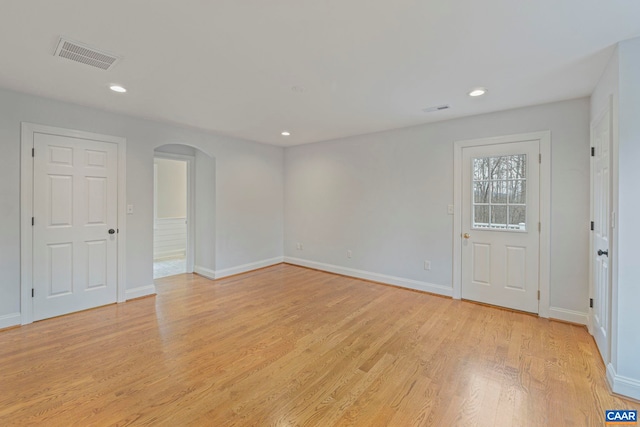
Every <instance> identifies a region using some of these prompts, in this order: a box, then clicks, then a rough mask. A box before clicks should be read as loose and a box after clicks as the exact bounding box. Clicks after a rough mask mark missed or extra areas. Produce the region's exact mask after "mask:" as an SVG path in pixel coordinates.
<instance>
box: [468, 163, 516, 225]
mask: <svg viewBox="0 0 640 427" xmlns="http://www.w3.org/2000/svg"><path fill="white" fill-rule="evenodd" d="M472 167H473V174H472V176H473V201H472V202H473V225H472V227H473V228H475V229H492V230H504V231H527V225H526V223H527V155H526V154H515V155H511V156H496V157H477V158H474V159H473V162H472Z"/></svg>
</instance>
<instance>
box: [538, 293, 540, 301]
mask: <svg viewBox="0 0 640 427" xmlns="http://www.w3.org/2000/svg"><path fill="white" fill-rule="evenodd" d="M538 301H540V291H538Z"/></svg>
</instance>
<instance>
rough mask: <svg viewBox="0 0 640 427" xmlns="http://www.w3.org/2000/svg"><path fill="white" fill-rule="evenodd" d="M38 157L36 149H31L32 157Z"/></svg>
mask: <svg viewBox="0 0 640 427" xmlns="http://www.w3.org/2000/svg"><path fill="white" fill-rule="evenodd" d="M35 156H36V149H35V148H32V149H31V157H35Z"/></svg>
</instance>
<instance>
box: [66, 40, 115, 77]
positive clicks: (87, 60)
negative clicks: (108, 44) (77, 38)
mask: <svg viewBox="0 0 640 427" xmlns="http://www.w3.org/2000/svg"><path fill="white" fill-rule="evenodd" d="M54 55H55V56H60V57H62V58H67V59H70V60H72V61H76V62H80V63H82V64H87V65H90V66H92V67H96V68H100V69H102V70H108V69H110V68H111V67H113V66H114V65H115V64H116V62H118V59H119V58H118V57H117V56H115V55H112V54H111V53H109V52H105V51H101V50H98V49H95V48H93V47H90V46H87V45H85V44H82V43H78V42H74V41H71V40H66V39H63V38H60V41H59V42H58V47H57V48H56V52H55V54H54Z"/></svg>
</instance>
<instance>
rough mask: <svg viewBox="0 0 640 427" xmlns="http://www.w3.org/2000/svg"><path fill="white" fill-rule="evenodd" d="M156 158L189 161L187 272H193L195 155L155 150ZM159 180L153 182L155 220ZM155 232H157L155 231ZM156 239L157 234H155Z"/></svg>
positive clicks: (154, 156)
mask: <svg viewBox="0 0 640 427" xmlns="http://www.w3.org/2000/svg"><path fill="white" fill-rule="evenodd" d="M153 158H154V159H169V160H181V161H183V162H187V257H186V258H187V260H186V264H187V273H193V268H194V264H195V251H196V249H195V241H196V231H195V230H196V229H195V223H194V219H195V215H194V212H195V199H196V194H195V182H196V178H195V168H194V165H195V161H196V158H195V157H194V156H187V155H184V154H174V153H165V152H163V151H154V153H153ZM156 192H157V182H155V180H154V183H153V206H154V220H155V215H156V212H155V207H156V206H157V197H158V195H157V194H156ZM154 234H155V233H154ZM154 239H155V235H154Z"/></svg>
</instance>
